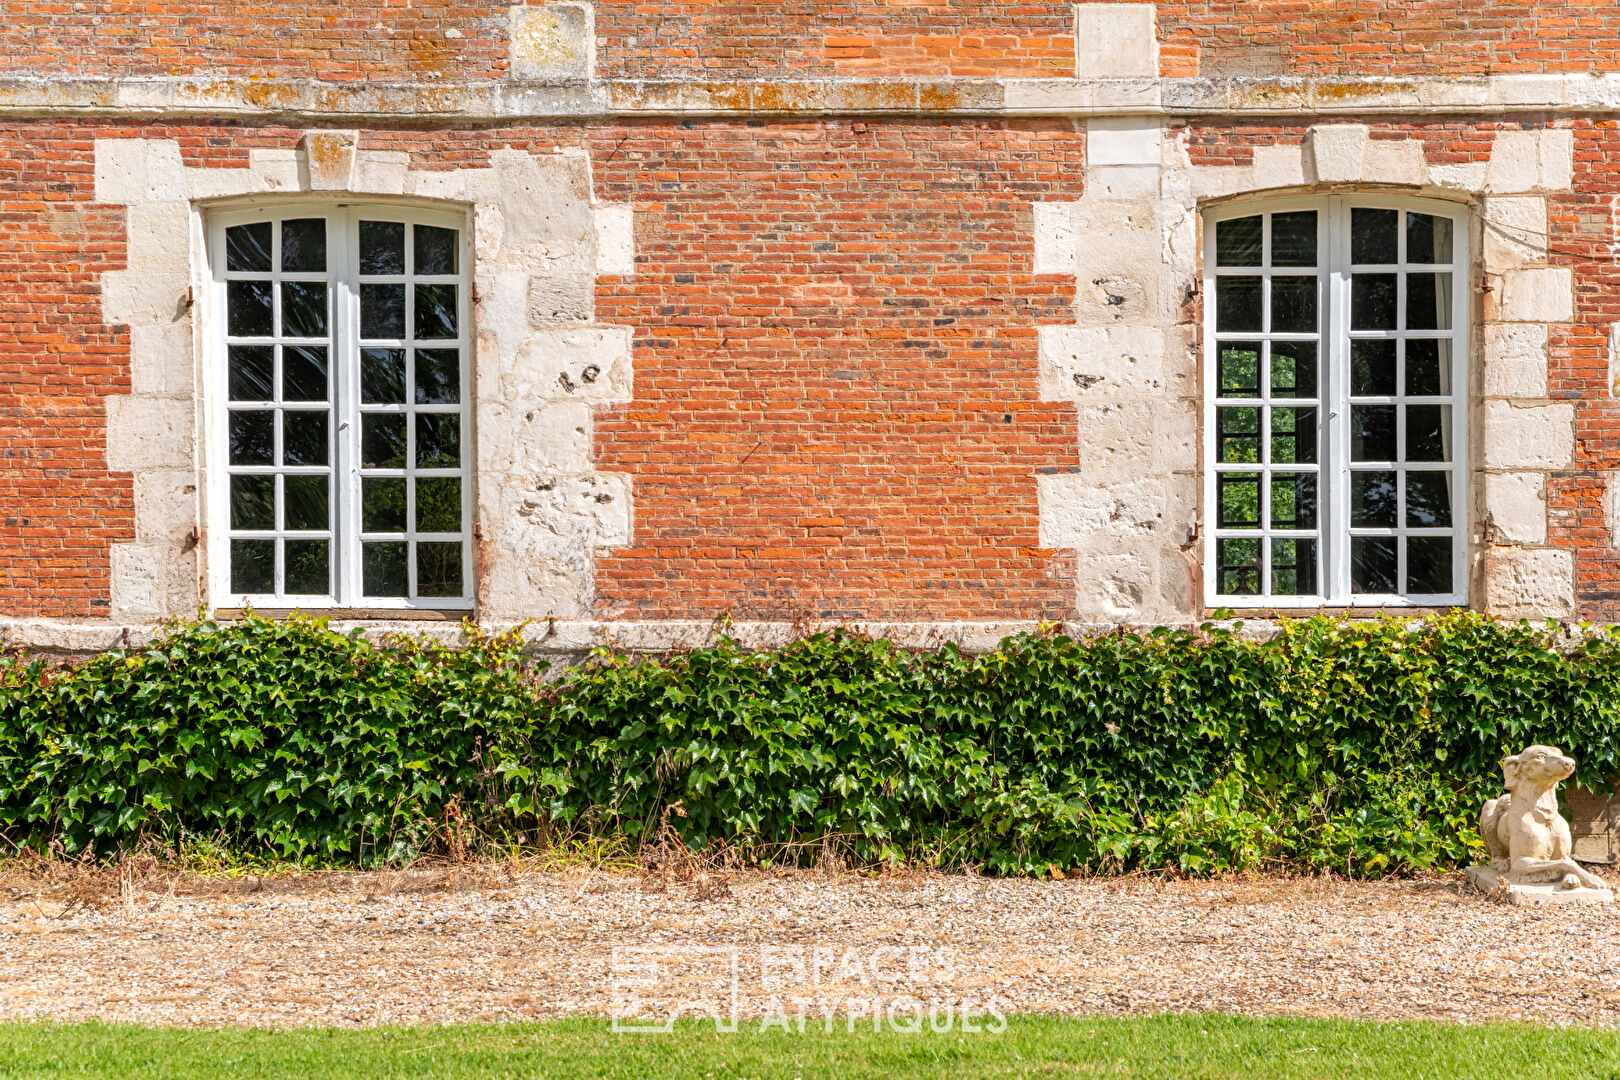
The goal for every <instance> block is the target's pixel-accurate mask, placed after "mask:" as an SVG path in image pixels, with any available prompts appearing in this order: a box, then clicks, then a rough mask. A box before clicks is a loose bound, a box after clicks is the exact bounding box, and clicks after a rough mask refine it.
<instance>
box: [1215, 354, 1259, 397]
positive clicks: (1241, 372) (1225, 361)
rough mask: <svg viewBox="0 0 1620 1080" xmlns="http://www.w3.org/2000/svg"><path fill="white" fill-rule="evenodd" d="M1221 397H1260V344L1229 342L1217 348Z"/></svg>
mask: <svg viewBox="0 0 1620 1080" xmlns="http://www.w3.org/2000/svg"><path fill="white" fill-rule="evenodd" d="M1219 349H1220V357H1219V361H1218V363H1219V367H1220V383H1221V391H1220V394H1221V396H1222V397H1259V396H1260V343H1259V342H1258V341H1229V342H1225V343H1223V344H1222V345H1220V346H1219Z"/></svg>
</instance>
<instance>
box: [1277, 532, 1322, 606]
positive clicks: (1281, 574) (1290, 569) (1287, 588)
mask: <svg viewBox="0 0 1620 1080" xmlns="http://www.w3.org/2000/svg"><path fill="white" fill-rule="evenodd" d="M1271 591H1272V592H1273V593H1274V594H1275V595H1277V596H1310V595H1312V594H1314V593H1315V592H1316V541H1315V540H1273V541H1272V542H1271Z"/></svg>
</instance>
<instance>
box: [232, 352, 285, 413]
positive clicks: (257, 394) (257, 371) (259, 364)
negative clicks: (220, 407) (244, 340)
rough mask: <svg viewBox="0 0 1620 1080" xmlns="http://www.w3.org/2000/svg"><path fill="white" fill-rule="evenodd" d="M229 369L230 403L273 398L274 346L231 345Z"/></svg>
mask: <svg viewBox="0 0 1620 1080" xmlns="http://www.w3.org/2000/svg"><path fill="white" fill-rule="evenodd" d="M230 369H231V400H232V401H269V400H270V399H271V398H272V397H274V396H275V381H276V353H275V348H274V346H270V345H232V346H231V347H230Z"/></svg>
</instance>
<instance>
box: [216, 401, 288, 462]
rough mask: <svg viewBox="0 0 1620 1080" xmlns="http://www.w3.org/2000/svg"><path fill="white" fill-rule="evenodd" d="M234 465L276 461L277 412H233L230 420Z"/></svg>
mask: <svg viewBox="0 0 1620 1080" xmlns="http://www.w3.org/2000/svg"><path fill="white" fill-rule="evenodd" d="M228 427H229V429H230V439H231V464H232V465H274V464H275V463H276V414H275V413H273V412H234V411H233V412H232V413H231V415H230V420H229V421H228Z"/></svg>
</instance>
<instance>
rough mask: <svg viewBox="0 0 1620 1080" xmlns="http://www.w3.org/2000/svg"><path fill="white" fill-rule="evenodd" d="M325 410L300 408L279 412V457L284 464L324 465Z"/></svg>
mask: <svg viewBox="0 0 1620 1080" xmlns="http://www.w3.org/2000/svg"><path fill="white" fill-rule="evenodd" d="M327 427H328V424H327V412H326V410H325V409H322V410H320V411H319V412H316V411H313V410H302V411H298V412H292V411H288V412H284V413H282V414H281V457H282V464H284V465H325V464H326V463H327V461H328V460H329V458H328V456H327V449H326V435H327Z"/></svg>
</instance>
